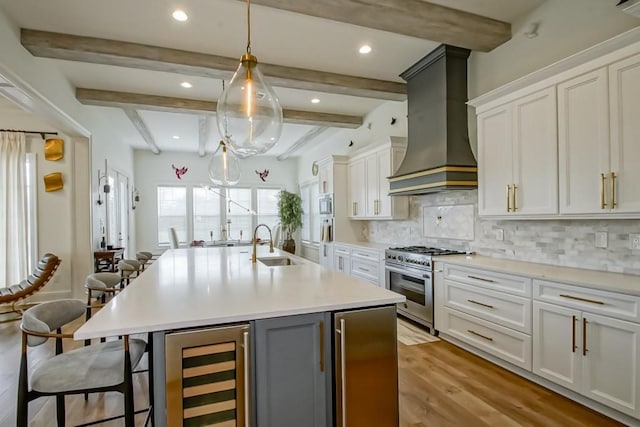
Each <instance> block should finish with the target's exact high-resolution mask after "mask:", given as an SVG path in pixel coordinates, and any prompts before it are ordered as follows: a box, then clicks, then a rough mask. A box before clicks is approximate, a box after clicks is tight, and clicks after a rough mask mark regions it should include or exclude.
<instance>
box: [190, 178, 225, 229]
mask: <svg viewBox="0 0 640 427" xmlns="http://www.w3.org/2000/svg"><path fill="white" fill-rule="evenodd" d="M220 234H221V230H220V196H219V195H218V194H217V193H215V192H213V191H209V190H208V189H206V188H197V187H195V188H194V189H193V240H220V239H221V235H220Z"/></svg>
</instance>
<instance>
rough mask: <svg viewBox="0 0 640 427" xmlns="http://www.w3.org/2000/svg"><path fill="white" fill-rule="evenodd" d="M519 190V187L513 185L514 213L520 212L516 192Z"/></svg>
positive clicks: (512, 208)
mask: <svg viewBox="0 0 640 427" xmlns="http://www.w3.org/2000/svg"><path fill="white" fill-rule="evenodd" d="M517 189H518V186H517V185H515V184H513V206H512V207H511V210H512V211H513V212H515V211H517V210H518V202H517V201H516V190H517Z"/></svg>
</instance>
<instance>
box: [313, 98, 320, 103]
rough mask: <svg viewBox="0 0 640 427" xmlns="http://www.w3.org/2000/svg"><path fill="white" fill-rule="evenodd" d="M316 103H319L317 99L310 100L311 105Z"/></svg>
mask: <svg viewBox="0 0 640 427" xmlns="http://www.w3.org/2000/svg"><path fill="white" fill-rule="evenodd" d="M318 102H320V100H319V99H318V98H313V99H312V100H311V103H312V104H317V103H318Z"/></svg>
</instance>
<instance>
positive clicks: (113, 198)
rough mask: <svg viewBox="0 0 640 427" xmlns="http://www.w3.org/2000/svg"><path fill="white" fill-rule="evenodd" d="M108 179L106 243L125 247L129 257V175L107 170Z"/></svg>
mask: <svg viewBox="0 0 640 427" xmlns="http://www.w3.org/2000/svg"><path fill="white" fill-rule="evenodd" d="M108 181H109V186H110V192H109V194H108V195H107V197H106V199H107V200H106V209H107V244H108V245H112V246H114V247H118V248H122V247H123V248H125V257H129V256H131V254H130V253H129V252H128V246H129V177H127V176H126V175H124V174H122V173H120V172H117V171H109V177H108Z"/></svg>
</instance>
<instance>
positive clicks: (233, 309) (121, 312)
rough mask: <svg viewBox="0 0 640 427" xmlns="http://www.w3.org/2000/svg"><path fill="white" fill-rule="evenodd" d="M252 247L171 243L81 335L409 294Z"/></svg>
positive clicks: (389, 300)
mask: <svg viewBox="0 0 640 427" xmlns="http://www.w3.org/2000/svg"><path fill="white" fill-rule="evenodd" d="M250 256H251V247H221V248H185V249H173V250H168V251H166V252H165V253H164V254H163V255H162V256H161V257H160V258H159V259H158V260H157V261H155V262H154V263H153V264H151V265H150V266H149V267H148V268H147V269H146V270H145V271H144V273H142V275H141V276H140V277H138V278H136V279H135V280H133V281H132V282H131V284H130V285H129V286H128V287H127V288H126V289H125V290H124V291H123V292H121V293H120V294H118V295H117V296H116V297H115V298H114V299H113V300H111V301H110V302H109V303H108V304H107V305H106V306H105V307H103V308H102V309H101V310H100V311H98V312H97V313H96V314H95V315H93V316H92V317H91V319H89V320H88V321H87V322H86V323H85V324H84V325H82V326H81V327H80V329H78V330H77V331H76V332H75V334H74V338H75V339H78V340H81V339H89V338H98V337H103V336H114V335H126V334H133V333H143V332H153V331H164V330H170V329H179V328H189V327H196V326H206V325H218V324H223V323H230V322H240V321H248V320H254V319H265V318H271V317H280V316H289V315H295V314H304V313H316V312H323V311H333V310H343V309H353V308H361V307H371V306H377V305H385V304H395V303H398V302H403V301H404V300H405V298H404V296H402V295H399V294H396V293H394V292H391V291H388V290H386V289H383V288H378V287H376V286H373V285H371V284H369V283H367V282H364V281H361V280H359V279H356V278H352V277H350V276H347V275H345V274H342V273H338V272H334V271H331V270H328V269H326V268H324V267H321V266H320V265H318V264H315V263H313V262H310V261H307V260H304V259H302V258H298V257H295V256H292V255H291V254H288V253H286V252H281V251H279V250H277V249H276V250H275V253H272V254H270V253H269V247H268V246H259V247H258V257H269V256H271V257H273V256H288V257H290V258H292V259H293V260H294V261H297V262H298V263H299V264H298V265H291V266H283V267H267V266H265V265H263V264H262V263H260V262H257V263H255V264H252V263H251V260H250Z"/></svg>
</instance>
